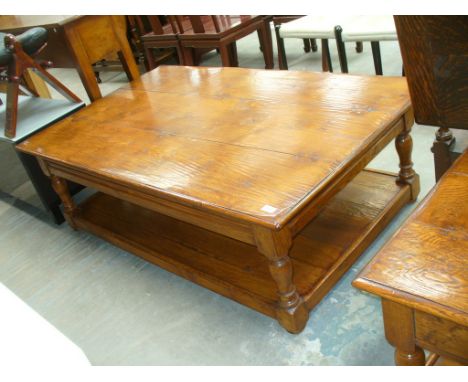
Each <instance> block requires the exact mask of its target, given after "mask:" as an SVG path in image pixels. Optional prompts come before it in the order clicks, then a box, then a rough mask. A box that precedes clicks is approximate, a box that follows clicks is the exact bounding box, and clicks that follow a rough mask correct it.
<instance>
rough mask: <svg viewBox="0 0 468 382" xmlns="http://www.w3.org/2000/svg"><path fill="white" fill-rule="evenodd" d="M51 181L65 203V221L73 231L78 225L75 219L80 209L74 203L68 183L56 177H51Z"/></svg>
mask: <svg viewBox="0 0 468 382" xmlns="http://www.w3.org/2000/svg"><path fill="white" fill-rule="evenodd" d="M50 181H51V183H52V188H53V189H54V191H55V192H56V193H57V195H58V196H59V198H60V200H61V201H62V203H63V212H64V214H65V219H66V220H67V222H68V224H70V226H71V227H72V228H73V229H76V224H75V222H74V221H73V218H74V216H75V215H76V213H77V211H78V207H77V206H76V204H75V202H74V201H73V199H72V197H71V195H70V191H69V189H68V183H67V181H66V180H65V179H63V178H60V177H58V176H56V175H51V176H50Z"/></svg>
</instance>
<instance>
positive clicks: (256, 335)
mask: <svg viewBox="0 0 468 382" xmlns="http://www.w3.org/2000/svg"><path fill="white" fill-rule="evenodd" d="M331 46H332V59H333V64H334V68H336V71H339V69H338V68H339V65H338V59H337V54H336V49H335V47H334V46H333V44H331ZM286 50H287V55H288V61H289V66H290V70H313V71H320V68H321V59H320V52H317V53H307V54H305V53H304V52H303V50H302V42H301V40H287V41H286ZM238 52H239V62H240V66H242V67H252V68H262V67H263V63H262V56H261V52H260V51H259V48H258V40H257V36H256V35H255V34H254V35H251V36H249V37H247V38H245V39H243V40H241V41H240V42H239V43H238ZM348 58H349V69H350V72H351V73H356V74H357V73H360V74H361V73H362V74H373V64H372V55H371V51H370V45H369V44H365V46H364V53H362V54H356V52H355V51H354V47H353V46H352V45H350V46H349V47H348ZM382 60H383V65H384V73H385V75H397V76H399V75H400V74H401V57H400V52H399V49H398V45H397V43H394V42H386V43H382ZM219 64H220V59H219V57H218V56H217V55H216V54H214V53H213V54H209V55H207V56H206V57H205V59H204V61H203V63H202V65H205V66H218V65H219ZM52 71H53V73H54V74H55V75H56V76H57V77H59V78H60V79H62V80H63V82H64V83H65V84H67V85H68V86H69V87H70V88H72V89H73V90H74V91H75V92H76V93H77V94H78V95H79V96H81V97H83V99H87V98H86V97H85V93H84V89H83V88H82V86H81V83H80V81H79V78H78V76H77V73H76V72H75V71H74V70H64V69H53V70H52ZM102 78H103V80H104V81H103V84H102V85H101V89H102V90H103V93H104V94H108V93H109V92H111V91H113V90H114V89H116V88H117V87H119V86H121V85H122V84H123V83H125V82H126V79H125V76H124V75H123V74H122V73H104V74H103V76H102ZM434 131H435V129H434V128H433V127H427V126H415V127H414V133H413V138H414V163H415V169H416V170H417V171H418V172H419V174H420V176H421V196H420V198H419V199H418V201H417V202H416V203H414V204H412V205H409V206H407V207H406V208H404V209H403V210H402V212H401V213H400V214H399V215H398V216H397V218H395V219H394V220H393V221H392V223H391V224H390V225H389V226H388V228H387V229H386V230H385V231H384V232H383V233H382V234H381V235H380V236H379V237H378V238H377V239H376V240H375V242H374V243H373V244H372V245H371V246H370V247H369V248H368V250H367V251H366V252H365V253H364V254H363V255H362V257H361V258H360V259H359V260H358V262H356V263H355V264H354V266H353V267H352V268H351V269H350V270H349V271H348V272H347V274H346V275H345V277H343V279H342V280H341V281H340V282H339V283H338V284H337V285H336V286H335V288H334V289H333V290H332V291H331V292H330V293H329V294H328V295H327V296H326V297H325V298H324V299H323V301H322V302H321V303H320V304H319V305H318V306H317V307H316V308H315V310H313V311H312V312H311V315H310V320H309V322H308V325H307V327H306V328H305V330H304V331H303V332H302V333H301V334H299V335H291V334H288V333H287V332H285V331H284V330H283V329H282V328H281V327H280V326H279V325H278V324H277V322H276V321H275V320H273V319H271V318H269V317H266V316H263V315H261V314H259V313H257V312H255V311H253V310H251V309H249V308H247V307H244V306H242V305H240V304H237V303H236V302H233V301H231V300H228V299H226V298H224V297H221V296H219V295H217V294H215V293H212V292H210V291H209V290H206V289H204V288H202V287H199V286H197V285H195V284H192V283H191V282H189V281H186V280H184V279H182V278H180V277H177V276H175V275H173V274H171V273H168V272H166V271H164V270H162V269H160V268H158V267H156V266H154V265H151V264H149V263H147V262H145V261H143V260H141V259H139V258H137V257H135V256H133V255H131V254H129V253H126V252H125V251H122V250H120V249H118V248H116V247H114V246H112V245H110V244H107V243H106V242H104V241H102V240H100V239H98V238H95V237H93V236H91V235H89V234H87V233H85V232H74V231H73V230H71V229H70V228H69V227H68V226H67V225H65V224H64V225H62V226H55V225H53V224H52V223H50V222H49V220H48V217H47V215H46V214H45V213H44V212H43V211H41V210H40V208H39V207H40V204H39V201H38V199H37V197H36V196H35V194H34V190H33V189H32V186H31V185H30V183H29V182H27V178H26V176H25V174H24V173H22V172H21V169H20V168H15V167H14V166H15V165H14V164H12V162H9V161H8V160H4V161H2V162H1V163H0V167H2V171H1V173H2V174H7V175H6V176H2V180H1V183H0V281H1V282H2V283H3V284H5V285H6V286H7V287H8V288H9V289H10V290H12V291H13V292H14V293H15V294H16V295H17V296H19V297H20V298H21V299H23V300H24V301H26V302H27V304H28V305H29V306H31V307H32V308H33V309H34V310H36V311H37V312H38V313H40V314H41V315H42V316H43V317H45V318H46V319H47V320H48V321H49V322H51V323H52V324H53V325H54V326H55V327H56V328H58V329H59V330H60V331H61V332H62V333H64V334H65V335H66V336H67V337H69V338H70V339H71V340H72V341H73V342H75V343H76V344H77V345H78V346H80V347H81V348H82V349H83V351H84V352H85V354H86V355H87V357H88V358H89V360H90V361H91V362H92V363H93V364H95V365H393V349H392V348H391V347H390V345H389V344H388V343H387V342H386V340H385V338H384V333H383V324H382V315H381V311H380V302H379V300H378V299H376V298H374V297H373V296H370V295H367V294H364V293H362V292H359V291H358V290H355V289H354V288H353V287H352V286H351V284H350V283H351V281H352V280H353V279H354V278H355V277H356V275H357V273H358V272H359V270H360V269H362V267H363V266H364V265H365V264H366V263H367V262H368V261H369V260H370V259H371V258H372V257H373V256H374V255H375V253H376V252H377V251H378V249H379V248H380V247H381V246H382V245H383V243H385V241H386V240H388V238H389V237H390V236H391V235H392V234H393V233H394V232H395V230H396V229H397V228H398V227H399V226H400V224H401V222H402V221H403V220H404V219H405V218H406V217H407V216H408V214H409V213H410V212H411V211H412V209H413V208H415V206H416V205H417V204H418V203H419V202H420V200H421V198H422V197H423V196H424V195H425V194H426V193H427V192H428V190H429V189H430V188H431V187H432V186H433V185H434V171H433V167H434V166H433V161H432V154H431V152H430V147H431V144H432V140H433V137H434ZM1 150H2V156H3V155H8V152H9V154H10V155H13V154H14V153H13V152H11V150H10V149H9V148H8V147H6V148H5V147H3V146H2V148H1ZM9 150H10V151H9ZM397 163H398V161H397V156H396V153H395V150H394V148H393V145H390V146H389V147H387V148H386V149H385V150H384V151H383V152H382V153H381V154H380V155H379V156H378V157H377V158H376V159H375V160H374V161H373V162H372V163H371V165H370V167H374V168H381V169H385V170H389V171H395V172H396V171H397V170H398V166H397ZM12 174H14V175H12Z"/></svg>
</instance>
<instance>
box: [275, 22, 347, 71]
mask: <svg viewBox="0 0 468 382" xmlns="http://www.w3.org/2000/svg"><path fill="white" fill-rule="evenodd" d="M337 21H338V20H337V18H336V17H333V16H305V17H301V18H299V19H297V20H293V21H290V22H288V23H286V24H281V25H278V26H276V27H275V31H276V40H277V42H278V53H279V54H280V55H281V60H280V69H287V68H288V65H287V59H286V51H285V48H284V41H283V39H285V38H300V39H320V40H321V45H322V68H323V70H324V71H327V70H329V71H330V72H331V71H333V68H332V63H331V58H330V51H329V47H328V39H331V38H332V39H333V38H335V26H336V25H338V24H339V22H337Z"/></svg>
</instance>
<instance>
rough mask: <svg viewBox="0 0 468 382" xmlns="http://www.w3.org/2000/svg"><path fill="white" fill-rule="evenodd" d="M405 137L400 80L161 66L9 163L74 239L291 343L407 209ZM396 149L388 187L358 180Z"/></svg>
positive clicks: (412, 190) (415, 182) (370, 176)
mask: <svg viewBox="0 0 468 382" xmlns="http://www.w3.org/2000/svg"><path fill="white" fill-rule="evenodd" d="M412 124H413V114H412V109H411V106H410V100H409V94H408V90H407V85H406V80H405V79H404V78H391V77H362V76H351V75H336V74H329V73H311V72H288V71H264V70H253V69H241V68H198V67H197V68H195V67H181V66H167V67H165V66H162V67H159V68H158V69H156V70H154V71H152V72H149V73H147V74H146V75H144V76H142V78H141V79H139V80H137V81H134V82H132V83H130V84H129V85H127V86H126V87H124V88H121V89H119V90H117V91H116V92H114V93H112V94H111V95H109V96H108V97H105V98H103V99H101V100H98V101H97V102H95V103H93V104H92V105H90V106H88V107H86V108H85V109H83V110H81V111H79V112H78V113H76V114H74V115H73V116H71V117H69V118H67V119H66V120H63V121H61V122H59V123H57V124H55V125H54V126H52V127H50V128H48V129H47V130H46V131H43V132H40V133H39V134H37V135H34V136H32V137H30V138H29V139H27V140H26V141H24V142H23V143H22V144H21V145H19V147H18V149H19V150H21V151H23V152H25V153H28V154H31V155H34V156H36V157H37V158H38V160H39V163H40V165H41V167H42V169H43V171H44V172H45V174H46V175H47V176H49V177H50V178H51V181H52V185H53V187H54V189H55V190H56V192H57V193H58V194H59V196H60V197H61V199H62V202H63V205H64V212H65V215H66V218H67V221H68V223H69V224H70V225H71V226H72V227H73V228H75V229H83V230H86V231H89V232H91V233H93V234H95V235H97V236H100V237H102V238H104V239H105V240H107V241H109V242H111V243H113V244H115V245H117V246H119V247H121V248H123V249H125V250H127V251H129V252H132V253H134V254H136V255H138V256H141V257H142V258H144V259H146V260H148V261H150V262H152V263H154V264H156V265H158V266H160V267H162V268H164V269H166V270H168V271H170V272H173V273H175V274H178V275H180V276H182V277H184V278H186V279H189V280H191V281H193V282H196V283H198V284H200V285H202V286H204V287H206V288H209V289H211V290H213V291H215V292H217V293H220V294H222V295H224V296H226V297H229V298H231V299H233V300H236V301H237V302H239V303H242V304H244V305H247V306H249V307H251V308H253V309H256V310H258V311H259V312H261V313H264V314H266V315H269V316H271V317H274V318H276V319H277V320H278V321H279V323H280V324H281V325H282V326H283V327H284V328H285V329H286V330H288V331H289V332H292V333H298V332H300V331H301V330H302V329H303V328H304V326H305V325H306V323H307V320H308V316H309V311H310V310H311V309H312V308H313V307H314V306H315V305H316V304H317V303H318V302H319V301H320V300H321V299H322V297H323V296H324V295H325V294H326V293H327V292H328V291H329V290H330V289H331V288H332V287H333V285H334V284H335V283H336V282H337V281H338V280H339V278H340V277H341V276H342V275H343V274H344V272H346V270H347V269H349V267H350V266H351V265H352V264H353V262H354V261H355V260H356V258H357V257H358V256H359V255H360V254H361V253H362V252H363V251H364V250H365V249H366V247H367V246H368V245H369V244H370V243H371V242H372V240H373V239H374V238H375V237H376V235H377V234H378V233H379V232H381V230H382V229H383V228H384V227H385V225H386V224H387V223H388V222H389V221H390V220H391V219H392V217H393V216H394V215H395V214H396V213H397V212H398V211H399V209H400V208H401V207H402V206H403V205H404V204H405V203H407V202H409V201H412V200H415V199H416V197H417V194H418V192H419V179H418V176H417V175H416V174H415V172H414V170H413V169H412V162H411V150H412V141H411V136H410V135H409V133H410V130H411V126H412ZM395 138H396V139H395ZM393 139H395V143H396V149H397V152H398V155H399V159H400V171H399V173H398V174H391V173H388V172H386V171H376V170H368V169H365V167H366V165H367V164H368V163H369V161H370V160H371V159H372V158H374V157H375V156H376V155H377V154H378V153H379V152H380V151H381V150H382V149H383V148H384V147H385V146H386V145H387V144H388V143H390V142H391V141H392V140H393ZM67 181H73V182H76V183H79V184H82V185H85V186H88V187H91V188H94V189H96V190H97V191H98V192H97V193H95V194H94V195H92V196H91V197H89V198H88V199H87V200H86V201H84V202H83V203H81V204H79V205H77V204H76V203H75V202H74V201H73V199H72V197H71V196H70V194H69V192H68V187H67Z"/></svg>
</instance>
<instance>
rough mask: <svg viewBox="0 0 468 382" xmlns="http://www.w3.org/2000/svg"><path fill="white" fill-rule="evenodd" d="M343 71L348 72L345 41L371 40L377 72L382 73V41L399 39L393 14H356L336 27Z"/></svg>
mask: <svg viewBox="0 0 468 382" xmlns="http://www.w3.org/2000/svg"><path fill="white" fill-rule="evenodd" d="M335 37H336V44H337V49H338V56H339V58H340V66H341V71H342V72H344V73H347V72H348V62H347V59H346V50H345V45H344V43H345V42H355V41H370V42H371V46H372V55H373V57H374V66H375V72H376V74H382V60H381V56H380V43H379V42H380V41H397V40H398V37H397V33H396V28H395V22H394V21H393V16H354V17H351V18H349V19H347V20H343V21H342V22H341V23H340V24H339V25H337V26H336V28H335Z"/></svg>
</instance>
